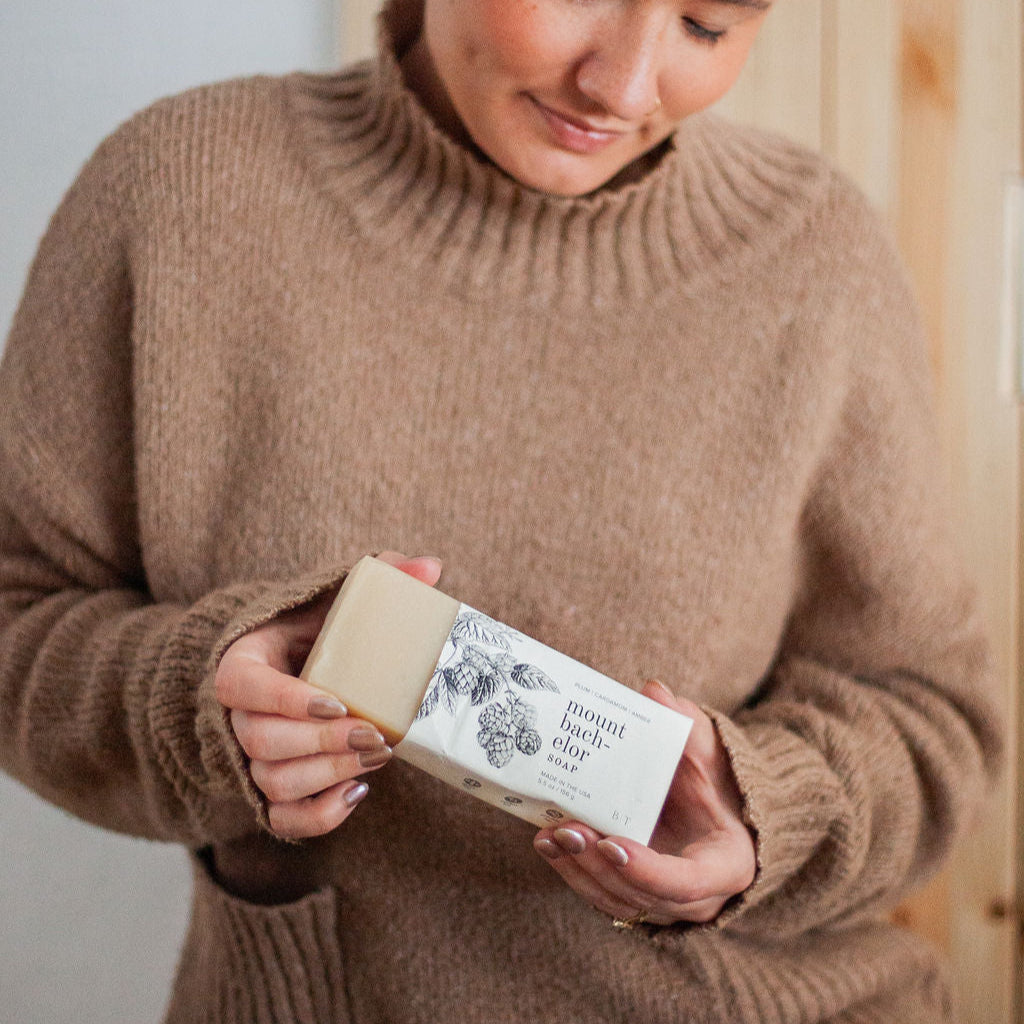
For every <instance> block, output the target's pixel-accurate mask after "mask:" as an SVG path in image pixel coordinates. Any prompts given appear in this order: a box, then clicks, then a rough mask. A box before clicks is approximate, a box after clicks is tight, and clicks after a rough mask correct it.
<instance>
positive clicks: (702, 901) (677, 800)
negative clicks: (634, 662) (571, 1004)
mask: <svg viewBox="0 0 1024 1024" xmlns="http://www.w3.org/2000/svg"><path fill="white" fill-rule="evenodd" d="M643 692H644V693H645V694H646V695H647V696H648V697H650V698H652V699H653V700H656V701H657V702H658V703H659V704H664V705H665V706H666V707H669V708H672V709H673V710H676V711H680V712H682V713H683V714H684V715H687V716H689V717H690V718H692V719H693V722H694V724H693V729H692V731H691V733H690V736H689V739H688V740H687V744H686V749H685V751H684V752H683V756H682V758H681V760H680V762H679V767H678V768H677V769H676V774H675V778H674V779H673V780H672V785H671V787H670V788H669V792H668V797H667V798H666V800H665V806H664V809H663V810H662V812H661V817H660V818H659V820H658V824H657V826H656V828H655V830H654V835H653V836H652V837H651V844H650V846H642V845H641V844H640V843H638V842H636V841H634V840H632V839H625V838H621V837H618V836H610V837H607V838H605V837H602V836H601V835H600V834H599V833H597V832H595V831H594V830H593V829H592V828H588V827H587V826H586V825H583V824H580V823H578V822H570V823H568V824H566V825H563V826H561V827H559V828H556V829H551V828H545V829H542V830H541V831H540V832H538V833H537V836H536V837H535V839H534V848H535V849H536V850H537V852H538V853H539V854H540V855H541V856H542V857H544V858H546V859H547V860H548V861H549V863H550V864H551V866H552V867H553V868H554V869H555V871H557V872H558V873H559V874H560V875H561V876H562V878H563V879H564V880H565V882H566V883H567V884H568V885H569V886H570V887H571V888H572V889H574V890H575V891H576V892H578V893H579V894H580V896H582V897H583V898H584V899H585V900H587V902H588V903H591V904H592V905H593V906H595V907H596V908H597V909H598V910H600V911H602V912H603V913H606V914H609V915H610V916H611V917H613V918H615V919H616V920H617V921H618V922H619V923H620V924H622V925H623V926H629V925H630V924H634V923H639V922H641V921H643V922H646V923H649V924H659V925H667V924H675V923H676V922H677V921H691V922H698V923H704V922H708V921H712V920H713V919H714V918H715V917H717V916H718V914H719V913H720V912H721V910H722V908H723V907H724V906H725V904H726V902H727V901H728V900H729V899H731V898H732V897H733V896H736V895H738V894H739V893H741V892H743V891H744V890H745V889H746V888H747V887H748V886H749V885H750V884H751V883H752V882H753V880H754V874H755V871H756V868H757V861H756V854H755V850H754V840H753V837H752V835H751V833H750V831H749V829H748V828H747V826H746V825H745V824H744V822H743V818H742V798H741V796H740V791H739V787H738V786H737V784H736V779H735V777H734V775H733V773H732V768H731V767H730V764H729V758H728V756H727V754H726V752H725V747H724V746H723V745H722V741H721V739H720V738H719V736H718V731H717V730H716V729H715V727H714V724H713V723H712V721H711V719H710V718H709V717H708V716H707V715H706V714H705V713H704V712H703V711H702V710H701V709H700V708H699V707H697V705H695V704H693V703H691V702H690V701H687V700H682V699H680V698H678V697H676V696H675V695H674V694H673V693H672V692H671V691H670V690H669V689H667V688H666V687H665V686H663V685H662V684H661V683H657V682H650V683H648V684H647V685H646V686H645V687H644V691H643Z"/></svg>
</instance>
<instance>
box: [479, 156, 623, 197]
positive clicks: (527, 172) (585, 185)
mask: <svg viewBox="0 0 1024 1024" xmlns="http://www.w3.org/2000/svg"><path fill="white" fill-rule="evenodd" d="M495 163H497V164H498V166H499V167H501V169H502V170H503V171H504V172H505V173H506V174H507V175H509V177H511V178H514V179H515V180H516V181H518V182H519V183H520V184H521V185H525V186H526V187H527V188H532V189H535V190H536V191H538V192H546V193H548V194H549V195H553V196H562V197H564V198H566V199H573V198H576V197H578V196H585V195H587V194H588V193H589V192H593V191H594V190H595V189H599V188H600V187H601V186H602V185H606V184H607V183H608V182H609V181H611V180H612V178H614V177H615V175H616V174H618V173H619V168H618V167H613V168H611V169H602V170H599V169H597V168H589V167H588V168H581V167H559V166H557V163H556V165H555V166H550V165H549V164H548V163H547V162H546V161H544V160H543V159H538V160H535V161H530V160H529V159H526V160H524V159H523V156H522V155H521V154H520V155H519V156H518V158H517V159H516V160H509V161H508V162H502V161H495Z"/></svg>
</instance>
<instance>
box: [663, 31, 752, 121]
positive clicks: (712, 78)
mask: <svg viewBox="0 0 1024 1024" xmlns="http://www.w3.org/2000/svg"><path fill="white" fill-rule="evenodd" d="M748 53H749V47H743V48H742V49H737V50H736V51H734V52H732V53H729V54H723V55H717V54H716V55H709V56H708V57H706V58H698V59H695V60H690V61H688V62H687V63H686V64H685V65H684V66H682V67H680V69H679V71H678V72H676V73H675V74H673V75H672V76H670V79H669V83H668V85H667V87H666V88H665V95H663V96H662V100H663V102H664V103H665V107H666V109H668V110H670V111H671V112H672V114H673V115H675V116H677V117H679V118H683V117H687V116H688V115H690V114H694V113H697V112H698V111H700V110H705V109H706V108H707V107H710V106H711V105H712V104H713V103H716V102H717V101H718V100H720V99H721V98H722V97H723V96H724V95H725V94H726V93H727V92H728V91H729V90H730V89H731V88H732V86H733V85H734V84H735V82H736V79H737V78H739V76H740V72H741V71H742V70H743V66H744V64H745V63H746V58H747V54H748Z"/></svg>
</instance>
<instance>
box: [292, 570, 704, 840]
mask: <svg viewBox="0 0 1024 1024" xmlns="http://www.w3.org/2000/svg"><path fill="white" fill-rule="evenodd" d="M302 678H303V679H305V680H307V681H308V682H310V683H312V684H313V685H315V686H319V687H320V688H321V689H324V690H327V691H329V692H330V693H333V694H334V695H336V696H337V697H338V698H339V699H340V700H342V701H343V702H344V703H345V704H347V705H348V708H349V710H350V711H351V712H352V714H354V715H357V716H358V717H360V718H364V719H366V720H367V721H369V722H372V723H373V724H374V725H375V726H377V728H378V729H380V731H381V733H382V734H383V735H384V737H385V738H386V739H387V740H388V742H389V743H391V744H392V746H393V747H394V748H395V756H396V757H397V758H400V759H401V760H403V761H405V762H406V763H407V764H411V765H413V766H415V767H417V768H420V769H422V770H423V771H425V772H427V773H429V774H430V775H433V776H434V777H435V778H437V779H440V780H441V781H442V782H446V783H447V784H448V785H450V786H452V787H454V788H456V789H460V790H462V791H463V792H464V793H469V794H471V795H472V796H474V797H476V798H477V799H479V800H483V801H485V802H487V803H490V804H492V805H493V806H495V807H499V808H501V809H502V810H504V811H507V812H509V813H510V814H514V815H516V816H517V817H520V818H523V819H524V820H525V821H529V822H531V823H533V824H534V825H537V826H541V827H543V826H545V825H557V824H558V823H559V822H562V821H571V820H578V821H583V822H585V823H586V824H588V825H591V826H592V827H593V828H595V829H597V830H598V831H599V832H603V833H604V834H606V835H620V836H628V837H629V838H631V839H635V840H636V841H637V842H640V843H647V842H649V841H650V837H651V834H652V832H653V830H654V828H655V825H656V824H657V821H658V818H659V815H660V814H661V810H662V806H663V804H664V801H665V795H666V793H667V792H668V788H669V786H670V784H671V782H672V779H673V777H674V775H675V772H676V768H677V766H678V764H679V758H680V757H681V756H682V752H683V747H684V745H685V743H686V739H687V736H688V734H689V731H690V727H691V726H692V725H693V722H692V721H691V720H690V719H689V718H687V717H686V716H685V715H681V714H679V713H677V712H676V711H673V710H672V709H670V708H667V707H664V706H663V705H661V704H658V703H657V702H655V701H653V700H650V699H649V698H647V697H645V696H643V695H642V694H639V693H636V692H635V691H633V690H631V689H629V688H628V687H625V686H623V685H622V684H621V683H618V682H616V681H615V680H614V679H610V678H609V677H607V676H604V675H601V673H599V672H596V671H595V670H594V669H592V668H589V667H588V666H586V665H584V664H582V663H581V662H578V661H575V660H573V659H572V658H569V657H567V656H566V655H564V654H561V653H559V652H558V651H556V650H554V649H553V648H550V647H546V646H545V645H544V644H542V643H540V642H539V641H537V640H534V639H532V638H531V637H528V636H526V635H525V634H523V633H520V632H519V631H518V630H516V629H514V628H512V627H510V626H508V625H505V624H504V623H501V622H498V621H496V620H494V619H491V618H489V617H488V616H487V615H486V614H483V613H481V612H479V611H477V610H475V609H473V608H470V607H469V606H468V605H464V604H460V603H459V602H458V601H456V600H455V599H454V598H451V597H448V596H446V595H445V594H443V593H441V592H440V591H438V590H435V589H433V588H432V587H428V586H427V585H426V584H425V583H421V582H420V581H419V580H416V579H413V577H411V576H408V575H406V574H405V573H404V572H402V571H401V570H399V569H396V568H394V567H393V566H390V565H388V564H387V563H385V562H380V561H378V560H376V559H374V558H364V559H362V560H361V561H359V562H358V563H357V564H356V565H355V567H354V568H353V569H352V571H351V572H350V573H349V575H348V577H347V579H346V580H345V583H344V584H343V586H342V588H341V591H340V592H339V594H338V597H337V598H336V600H335V602H334V604H333V605H332V607H331V610H330V612H329V613H328V616H327V619H326V621H325V623H324V627H323V629H322V630H321V632H320V636H319V638H318V639H317V642H316V644H315V646H314V647H313V650H312V651H311V653H310V656H309V658H308V660H307V662H306V665H305V667H304V668H303V671H302Z"/></svg>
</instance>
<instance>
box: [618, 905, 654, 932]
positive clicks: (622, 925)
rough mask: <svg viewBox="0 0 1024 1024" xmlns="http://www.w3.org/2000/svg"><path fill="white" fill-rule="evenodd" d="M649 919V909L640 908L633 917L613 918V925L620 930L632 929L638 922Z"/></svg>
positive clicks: (641, 922)
mask: <svg viewBox="0 0 1024 1024" xmlns="http://www.w3.org/2000/svg"><path fill="white" fill-rule="evenodd" d="M646 920H647V911H646V910H638V911H637V912H636V913H635V914H634V915H633V916H632V917H616V918H614V919H613V920H612V927H613V928H617V929H618V930H619V931H620V932H628V931H632V930H633V929H634V928H635V927H636V926H637V925H638V924H643V923H644V921H646Z"/></svg>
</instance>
